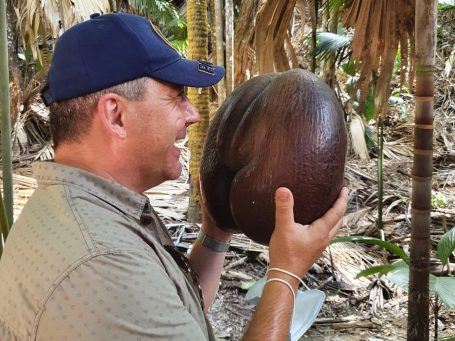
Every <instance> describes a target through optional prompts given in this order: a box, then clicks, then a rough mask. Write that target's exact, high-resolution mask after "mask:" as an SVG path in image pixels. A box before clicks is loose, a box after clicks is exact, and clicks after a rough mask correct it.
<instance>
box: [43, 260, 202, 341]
mask: <svg viewBox="0 0 455 341" xmlns="http://www.w3.org/2000/svg"><path fill="white" fill-rule="evenodd" d="M36 339H37V340H46V341H47V340H50V341H52V340H68V341H73V340H81V341H82V340H84V341H86V340H119V341H129V340H134V341H138V340H179V341H180V340H188V341H193V340H194V341H196V340H197V341H201V340H206V339H207V336H206V333H205V332H204V331H202V329H201V327H200V325H199V324H198V323H197V322H196V320H195V319H194V318H193V316H192V315H191V314H190V312H189V310H188V309H187V308H186V307H185V305H184V304H183V302H182V300H181V298H180V297H179V294H178V291H177V289H176V286H175V285H174V283H173V282H172V280H171V279H170V278H169V276H168V275H167V273H166V271H165V270H164V268H163V267H162V265H161V264H160V263H159V260H158V259H157V257H156V255H153V254H151V253H147V252H140V253H134V252H116V253H111V254H106V255H97V256H95V257H93V258H91V259H88V260H86V261H85V262H84V263H82V264H80V265H79V266H77V267H75V268H74V269H73V270H72V271H71V272H70V273H69V275H68V276H67V277H66V278H64V279H62V281H61V282H60V284H59V285H58V286H57V287H56V288H55V290H54V291H53V292H52V293H51V294H50V296H49V299H48V300H47V302H46V304H45V306H44V310H43V313H42V315H41V318H40V320H39V324H38V329H37V337H36Z"/></svg>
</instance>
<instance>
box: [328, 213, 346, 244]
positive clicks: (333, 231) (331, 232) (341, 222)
mask: <svg viewBox="0 0 455 341" xmlns="http://www.w3.org/2000/svg"><path fill="white" fill-rule="evenodd" d="M342 224H343V218H341V219H340V220H339V221H338V223H337V224H336V225H335V226H334V227H333V228H332V229H331V230H330V232H329V239H332V238H333V237H335V236H336V235H337V233H338V231H339V230H340V228H341V225H342Z"/></svg>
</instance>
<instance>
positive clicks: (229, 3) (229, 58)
mask: <svg viewBox="0 0 455 341" xmlns="http://www.w3.org/2000/svg"><path fill="white" fill-rule="evenodd" d="M224 15H225V20H226V25H225V28H226V31H225V32H226V95H229V94H230V93H231V92H232V90H234V2H233V0H226V1H225V11H224Z"/></svg>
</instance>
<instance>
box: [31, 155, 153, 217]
mask: <svg viewBox="0 0 455 341" xmlns="http://www.w3.org/2000/svg"><path fill="white" fill-rule="evenodd" d="M32 168H33V174H34V176H35V178H36V181H37V182H38V185H39V186H41V187H47V186H50V185H55V184H62V185H65V184H66V185H68V184H69V185H73V186H77V187H79V188H80V189H81V190H83V191H85V192H87V193H90V194H92V195H94V196H96V197H98V198H100V199H101V200H103V201H106V202H108V203H110V204H112V205H114V206H116V207H117V208H118V209H119V210H120V211H122V212H124V213H125V214H127V215H131V216H133V217H135V218H136V219H140V218H141V215H142V214H143V213H148V212H144V211H150V210H151V206H150V203H149V199H148V198H147V197H146V196H145V195H142V194H139V193H136V192H134V191H132V190H130V189H128V188H126V187H125V186H122V185H121V184H119V183H116V182H114V181H111V180H109V179H106V178H103V177H100V176H98V175H95V174H93V173H90V172H87V171H84V170H82V169H79V168H74V167H70V166H66V165H62V164H60V163H57V162H53V161H39V162H35V163H34V164H33V165H32Z"/></svg>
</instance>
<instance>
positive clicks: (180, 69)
mask: <svg viewBox="0 0 455 341" xmlns="http://www.w3.org/2000/svg"><path fill="white" fill-rule="evenodd" d="M223 76H224V68H223V67H220V66H215V65H213V64H212V63H210V62H207V61H201V60H187V59H183V58H182V57H181V56H180V54H179V53H178V52H177V51H176V50H175V49H174V48H173V47H172V46H171V45H170V43H169V42H168V41H167V40H166V39H165V38H164V37H163V36H162V34H161V33H160V32H159V30H157V29H155V28H154V27H153V25H152V24H151V23H150V22H149V21H148V20H147V19H146V18H144V17H140V16H137V15H132V14H127V13H110V14H105V15H100V14H97V13H96V14H92V15H91V16H90V19H89V20H87V21H85V22H82V23H80V24H77V25H75V26H73V27H71V28H70V29H68V30H67V31H66V32H64V33H63V34H62V36H61V37H60V39H59V40H58V41H57V44H56V47H55V51H54V55H53V57H52V63H51V66H50V68H49V74H48V84H47V86H46V87H45V88H44V89H43V91H42V97H43V100H44V102H45V104H46V105H50V104H51V103H53V102H58V101H62V100H66V99H71V98H76V97H79V96H83V95H87V94H89V93H92V92H95V91H99V90H102V89H106V88H108V87H110V86H114V85H117V84H120V83H124V82H128V81H131V80H134V79H138V78H141V77H152V78H155V79H159V80H162V81H165V82H168V83H171V84H176V85H181V86H190V87H207V86H210V85H213V84H215V83H218V82H219V81H220V80H221V78H223Z"/></svg>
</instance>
